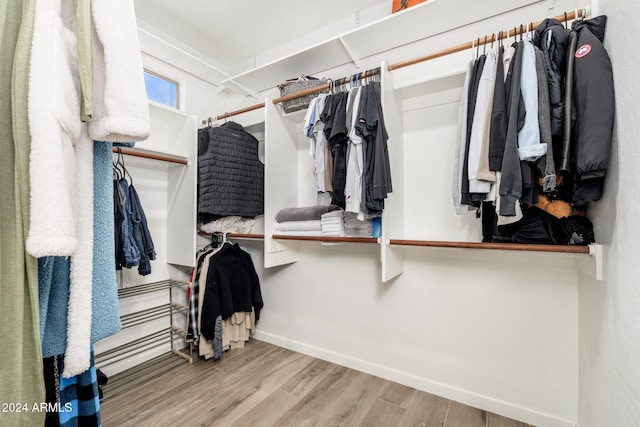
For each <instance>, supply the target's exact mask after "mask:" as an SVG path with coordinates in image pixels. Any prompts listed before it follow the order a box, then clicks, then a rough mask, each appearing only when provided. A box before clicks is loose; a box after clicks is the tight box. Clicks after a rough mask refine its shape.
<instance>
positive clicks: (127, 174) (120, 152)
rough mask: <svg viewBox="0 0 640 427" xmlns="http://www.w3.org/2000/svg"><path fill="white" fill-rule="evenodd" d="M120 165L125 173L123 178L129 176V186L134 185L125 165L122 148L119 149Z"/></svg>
mask: <svg viewBox="0 0 640 427" xmlns="http://www.w3.org/2000/svg"><path fill="white" fill-rule="evenodd" d="M118 163H119V164H120V167H121V168H122V171H123V175H122V177H123V178H126V177H127V176H129V185H133V177H132V176H131V174H130V173H129V171H128V170H127V167H126V166H125V165H124V154H122V149H120V148H118Z"/></svg>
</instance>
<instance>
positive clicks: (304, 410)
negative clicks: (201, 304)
mask: <svg viewBox="0 0 640 427" xmlns="http://www.w3.org/2000/svg"><path fill="white" fill-rule="evenodd" d="M103 391H104V398H103V400H102V402H101V415H102V422H103V425H104V426H105V427H111V426H118V427H120V426H154V427H155V426H181V427H191V426H233V427H240V426H242V427H249V426H250V427H254V426H265V427H266V426H278V427H280V426H293V427H299V426H371V427H382V426H393V427H397V426H422V427H435V426H439V427H476V426H477V427H529V426H528V424H525V423H521V422H519V421H515V420H512V419H509V418H505V417H502V416H500V415H496V414H492V413H488V412H485V411H482V410H479V409H475V408H472V407H469V406H466V405H463V404H460V403H457V402H454V401H450V400H447V399H443V398H441V397H438V396H434V395H432V394H428V393H424V392H422V391H418V390H415V389H413V388H410V387H406V386H403V385H400V384H397V383H393V382H391V381H386V380H383V379H381V378H378V377H375V376H373V375H369V374H365V373H362V372H359V371H355V370H353V369H349V368H345V367H343V366H339V365H336V364H333V363H330V362H326V361H323V360H320V359H315V358H313V357H310V356H306V355H303V354H300V353H296V352H293V351H290V350H287V349H284V348H281V347H277V346H274V345H271V344H268V343H265V342H262V341H257V340H251V341H250V342H249V343H247V345H246V346H245V348H243V349H235V350H231V351H230V352H228V353H226V354H225V355H224V356H223V357H222V358H221V360H220V361H217V362H214V361H211V360H209V361H204V360H197V361H195V362H194V363H193V364H189V363H187V362H185V361H183V360H182V359H179V358H178V357H177V356H167V357H166V358H164V359H161V360H157V361H154V362H152V363H147V364H145V365H142V366H139V367H136V368H134V369H131V370H130V371H127V372H123V373H121V374H118V375H115V376H113V377H111V378H109V383H108V384H107V385H106V386H103Z"/></svg>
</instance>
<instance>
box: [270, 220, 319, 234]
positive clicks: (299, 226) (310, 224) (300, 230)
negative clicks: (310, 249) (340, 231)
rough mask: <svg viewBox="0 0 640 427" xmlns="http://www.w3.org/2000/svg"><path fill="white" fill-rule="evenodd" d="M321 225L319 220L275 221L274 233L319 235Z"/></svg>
mask: <svg viewBox="0 0 640 427" xmlns="http://www.w3.org/2000/svg"><path fill="white" fill-rule="evenodd" d="M321 230H322V227H321V225H320V220H318V219H309V220H306V221H284V222H278V223H276V234H284V235H292V236H320V235H321Z"/></svg>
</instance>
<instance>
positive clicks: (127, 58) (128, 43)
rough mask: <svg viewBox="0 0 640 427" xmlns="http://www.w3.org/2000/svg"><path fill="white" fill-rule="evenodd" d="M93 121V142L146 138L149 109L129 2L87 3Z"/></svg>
mask: <svg viewBox="0 0 640 427" xmlns="http://www.w3.org/2000/svg"><path fill="white" fill-rule="evenodd" d="M91 8H92V17H93V30H94V31H93V34H92V44H93V61H94V63H93V85H94V86H93V119H91V121H90V122H89V136H91V138H92V139H94V140H96V141H111V142H133V141H142V140H144V139H147V137H148V136H149V132H150V123H149V106H148V104H147V95H146V92H145V88H144V74H143V67H142V58H141V57H140V42H139V40H138V27H137V25H136V19H135V10H134V7H133V1H132V0H110V1H93V2H92V3H91Z"/></svg>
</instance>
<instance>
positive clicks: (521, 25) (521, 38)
mask: <svg viewBox="0 0 640 427" xmlns="http://www.w3.org/2000/svg"><path fill="white" fill-rule="evenodd" d="M520 41H522V24H520Z"/></svg>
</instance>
